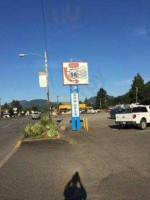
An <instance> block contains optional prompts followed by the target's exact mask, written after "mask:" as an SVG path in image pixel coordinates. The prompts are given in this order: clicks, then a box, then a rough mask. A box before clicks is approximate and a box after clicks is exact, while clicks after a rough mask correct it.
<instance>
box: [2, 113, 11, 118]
mask: <svg viewBox="0 0 150 200" xmlns="http://www.w3.org/2000/svg"><path fill="white" fill-rule="evenodd" d="M2 117H3V118H4V119H6V118H10V115H9V113H3V115H2Z"/></svg>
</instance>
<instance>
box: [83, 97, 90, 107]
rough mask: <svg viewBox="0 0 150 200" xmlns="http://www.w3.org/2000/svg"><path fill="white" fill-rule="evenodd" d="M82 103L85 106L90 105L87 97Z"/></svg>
mask: <svg viewBox="0 0 150 200" xmlns="http://www.w3.org/2000/svg"><path fill="white" fill-rule="evenodd" d="M84 103H85V104H86V106H91V102H90V101H89V100H88V99H87V98H85V100H84Z"/></svg>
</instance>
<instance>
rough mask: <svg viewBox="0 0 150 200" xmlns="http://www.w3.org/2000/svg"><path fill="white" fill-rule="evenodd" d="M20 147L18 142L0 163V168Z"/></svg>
mask: <svg viewBox="0 0 150 200" xmlns="http://www.w3.org/2000/svg"><path fill="white" fill-rule="evenodd" d="M20 145H21V141H18V142H17V144H16V145H15V147H14V148H13V149H12V150H11V151H10V152H9V153H8V154H7V155H6V156H5V157H4V158H3V159H2V160H1V161H0V168H1V167H2V166H3V165H4V164H5V163H6V162H7V161H8V160H9V159H10V158H11V157H12V156H13V155H14V153H15V152H16V151H17V150H18V148H19V147H20Z"/></svg>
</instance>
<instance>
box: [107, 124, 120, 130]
mask: <svg viewBox="0 0 150 200" xmlns="http://www.w3.org/2000/svg"><path fill="white" fill-rule="evenodd" d="M109 128H111V129H118V130H120V129H121V128H120V126H118V125H116V124H115V125H109Z"/></svg>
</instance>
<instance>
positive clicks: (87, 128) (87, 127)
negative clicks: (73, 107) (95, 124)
mask: <svg viewBox="0 0 150 200" xmlns="http://www.w3.org/2000/svg"><path fill="white" fill-rule="evenodd" d="M85 120H86V130H87V131H89V126H88V119H87V118H86V119H85Z"/></svg>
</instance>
